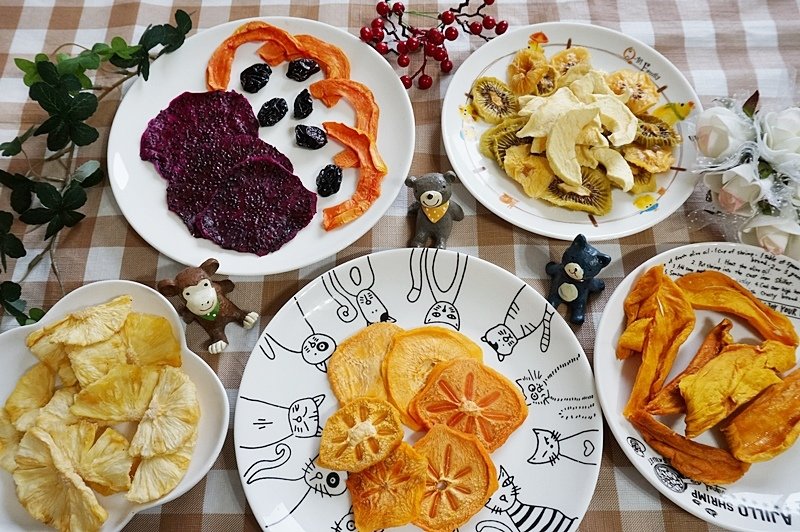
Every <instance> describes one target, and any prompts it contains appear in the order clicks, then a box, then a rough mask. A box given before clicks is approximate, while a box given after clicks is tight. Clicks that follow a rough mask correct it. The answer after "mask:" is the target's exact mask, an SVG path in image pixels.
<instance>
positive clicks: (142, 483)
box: [125, 432, 197, 503]
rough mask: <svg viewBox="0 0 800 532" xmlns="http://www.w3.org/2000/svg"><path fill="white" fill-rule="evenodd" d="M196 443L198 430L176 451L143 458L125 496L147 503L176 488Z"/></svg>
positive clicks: (187, 465) (133, 500)
mask: <svg viewBox="0 0 800 532" xmlns="http://www.w3.org/2000/svg"><path fill="white" fill-rule="evenodd" d="M196 443H197V432H195V433H194V434H193V435H192V436H191V437H190V438H189V440H188V441H187V442H186V443H184V444H183V446H181V447H180V448H179V449H178V450H177V451H175V452H174V453H170V454H162V455H157V456H153V457H152V458H144V459H142V461H141V463H140V464H139V467H137V468H136V473H135V474H134V475H133V482H132V483H131V489H130V490H128V493H127V494H125V498H126V499H128V500H129V501H131V502H137V503H145V502H149V501H154V500H156V499H160V498H161V497H163V496H164V495H166V494H167V493H169V492H170V491H172V490H173V489H175V486H177V485H178V483H179V482H180V481H181V479H182V478H183V476H184V475H185V474H186V471H187V470H188V469H189V462H191V460H192V453H193V452H194V446H195V444H196Z"/></svg>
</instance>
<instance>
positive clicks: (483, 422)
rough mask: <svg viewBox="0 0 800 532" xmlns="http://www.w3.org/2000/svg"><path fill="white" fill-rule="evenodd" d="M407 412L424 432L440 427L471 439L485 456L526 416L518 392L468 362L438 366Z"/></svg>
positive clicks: (484, 368)
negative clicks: (436, 426)
mask: <svg viewBox="0 0 800 532" xmlns="http://www.w3.org/2000/svg"><path fill="white" fill-rule="evenodd" d="M409 410H410V411H411V413H412V415H413V416H414V417H415V418H416V419H419V420H420V421H422V424H423V425H425V427H426V428H431V427H432V426H434V425H437V424H440V423H442V424H445V425H447V426H449V427H451V428H454V429H456V430H458V431H461V432H463V433H465V434H472V435H474V436H475V437H476V438H478V441H480V442H481V444H483V446H484V447H485V448H486V450H487V451H489V452H493V451H495V450H496V449H498V448H499V447H500V446H501V445H503V444H504V443H505V441H506V440H507V439H508V437H509V436H510V435H511V433H512V432H514V430H516V429H517V427H519V426H520V425H521V424H522V422H523V421H525V418H526V417H527V416H528V407H527V406H526V405H525V397H523V395H522V394H521V393H520V391H519V388H518V387H517V386H515V385H514V383H513V382H511V381H510V380H508V379H507V378H505V377H504V376H503V375H501V374H500V373H498V372H497V371H495V370H493V369H492V368H490V367H488V366H484V365H483V364H482V363H480V362H478V361H476V360H474V359H471V358H457V359H455V360H450V361H447V362H442V363H441V364H438V365H437V366H436V368H434V370H433V372H432V373H431V375H430V377H429V378H428V381H427V383H426V384H425V387H424V388H422V390H420V392H419V393H418V394H417V395H416V396H415V397H414V399H413V400H412V401H411V405H410V406H409Z"/></svg>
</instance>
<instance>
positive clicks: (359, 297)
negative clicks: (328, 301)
mask: <svg viewBox="0 0 800 532" xmlns="http://www.w3.org/2000/svg"><path fill="white" fill-rule="evenodd" d="M366 262H367V264H366V267H363V265H355V266H351V267H350V270H349V271H348V272H347V274H346V275H344V274H343V275H341V276H340V275H339V273H338V272H337V271H336V270H331V271H329V272H328V273H326V274H325V275H323V277H322V286H323V287H324V288H325V291H326V292H327V293H328V295H329V296H331V298H333V300H334V301H335V302H336V304H337V305H338V307H337V309H336V315H337V316H338V317H339V319H340V320H342V321H343V322H344V323H351V322H352V321H353V320H355V319H356V318H357V317H358V316H361V317H362V318H363V319H364V321H365V322H366V325H371V324H373V323H378V322H381V321H388V322H392V323H394V322H395V321H396V320H395V319H394V318H393V317H392V316H391V315H390V314H389V310H388V309H387V308H386V305H384V304H383V301H381V299H380V298H379V297H378V294H376V293H375V290H374V287H375V270H373V269H372V262H371V261H370V259H369V257H367V260H366Z"/></svg>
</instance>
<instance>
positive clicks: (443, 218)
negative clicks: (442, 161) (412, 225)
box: [406, 171, 464, 249]
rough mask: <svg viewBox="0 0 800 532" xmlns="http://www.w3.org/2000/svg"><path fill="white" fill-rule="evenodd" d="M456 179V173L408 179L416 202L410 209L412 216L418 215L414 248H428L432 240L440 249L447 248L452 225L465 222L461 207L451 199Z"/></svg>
mask: <svg viewBox="0 0 800 532" xmlns="http://www.w3.org/2000/svg"><path fill="white" fill-rule="evenodd" d="M455 180H456V174H455V172H453V171H448V172H445V173H444V174H440V173H438V172H433V173H430V174H425V175H423V176H420V177H415V176H413V175H412V176H408V178H406V186H407V187H410V188H411V189H412V190H413V191H414V199H415V200H416V201H414V203H412V204H411V206H410V207H409V208H408V213H409V214H412V213H416V215H417V222H416V230H415V233H414V238H413V239H412V240H411V246H412V247H415V248H421V247H425V246H426V245H427V243H428V241H429V240H430V241H432V242H433V245H434V246H436V247H437V248H442V249H444V248H446V247H447V239H448V238H449V237H450V232H451V231H452V230H453V222H460V221H461V220H463V219H464V210H463V209H462V208H461V205H459V204H458V203H456V202H455V201H453V200H451V199H450V197H451V195H452V192H453V190H452V186H451V184H452V183H453V182H454V181H455Z"/></svg>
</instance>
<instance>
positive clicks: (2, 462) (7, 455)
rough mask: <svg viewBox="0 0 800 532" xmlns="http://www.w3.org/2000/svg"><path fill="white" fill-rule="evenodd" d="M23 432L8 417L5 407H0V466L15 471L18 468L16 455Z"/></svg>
mask: <svg viewBox="0 0 800 532" xmlns="http://www.w3.org/2000/svg"><path fill="white" fill-rule="evenodd" d="M20 438H22V433H21V432H18V431H17V429H15V428H14V425H12V424H11V420H10V419H8V414H7V413H6V409H5V408H0V467H2V468H3V469H5V470H6V471H8V472H9V473H13V472H14V470H15V469H16V468H17V462H16V461H15V460H14V456H16V454H17V449H18V448H19V440H20Z"/></svg>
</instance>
